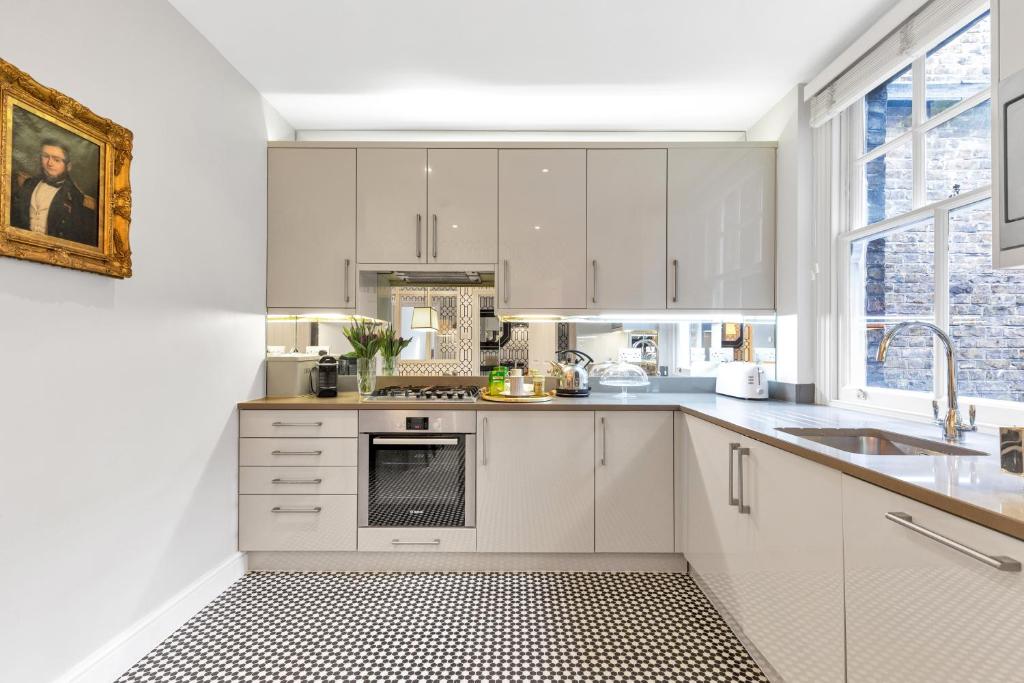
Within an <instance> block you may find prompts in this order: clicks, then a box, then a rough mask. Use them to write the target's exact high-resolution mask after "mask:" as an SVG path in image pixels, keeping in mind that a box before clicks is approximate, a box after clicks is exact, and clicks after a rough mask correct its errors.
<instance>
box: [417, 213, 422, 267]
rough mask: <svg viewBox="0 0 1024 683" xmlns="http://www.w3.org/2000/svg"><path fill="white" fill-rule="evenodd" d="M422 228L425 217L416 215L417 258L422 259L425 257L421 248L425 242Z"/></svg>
mask: <svg viewBox="0 0 1024 683" xmlns="http://www.w3.org/2000/svg"><path fill="white" fill-rule="evenodd" d="M422 226H423V216H421V215H420V214H416V258H422V257H423V250H422V249H421V248H420V244H422V242H423V237H422V230H421V228H422Z"/></svg>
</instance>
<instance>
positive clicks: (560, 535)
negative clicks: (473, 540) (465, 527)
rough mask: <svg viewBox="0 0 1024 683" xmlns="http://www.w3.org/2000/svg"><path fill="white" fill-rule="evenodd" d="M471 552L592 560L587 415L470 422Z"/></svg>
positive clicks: (481, 417)
mask: <svg viewBox="0 0 1024 683" xmlns="http://www.w3.org/2000/svg"><path fill="white" fill-rule="evenodd" d="M476 478H477V479H476V486H477V550H478V551H480V552H508V553H590V552H594V413H592V412H582V411H579V412H577V411H566V412H552V411H544V412H541V411H522V412H519V411H516V412H497V411H480V412H479V413H478V414H477V471H476Z"/></svg>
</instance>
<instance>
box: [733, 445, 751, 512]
mask: <svg viewBox="0 0 1024 683" xmlns="http://www.w3.org/2000/svg"><path fill="white" fill-rule="evenodd" d="M744 455H750V449H749V448H737V449H736V469H737V470H738V471H737V473H736V485H737V486H738V487H739V493H740V496H739V500H738V501H737V502H738V503H739V506H740V514H741V515H749V514H750V506H749V505H746V504H744V502H743V456H744Z"/></svg>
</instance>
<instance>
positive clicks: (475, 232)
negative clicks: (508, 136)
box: [426, 149, 498, 264]
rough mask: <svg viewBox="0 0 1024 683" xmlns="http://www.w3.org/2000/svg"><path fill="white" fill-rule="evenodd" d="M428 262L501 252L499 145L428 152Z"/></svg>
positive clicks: (478, 259) (474, 259) (483, 259)
mask: <svg viewBox="0 0 1024 683" xmlns="http://www.w3.org/2000/svg"><path fill="white" fill-rule="evenodd" d="M427 210H428V213H429V216H430V233H429V235H428V236H427V240H426V243H427V244H428V245H429V247H430V248H429V249H428V250H427V261H428V262H430V263H450V264H474V263H479V264H484V263H494V262H495V261H496V260H497V258H498V150H496V149H431V150H429V151H428V152H427Z"/></svg>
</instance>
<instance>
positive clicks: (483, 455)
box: [480, 417, 487, 467]
mask: <svg viewBox="0 0 1024 683" xmlns="http://www.w3.org/2000/svg"><path fill="white" fill-rule="evenodd" d="M480 431H481V432H482V433H481V434H480V459H481V461H482V464H483V466H484V467H487V418H486V417H485V418H484V420H483V423H482V424H481V427H480Z"/></svg>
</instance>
